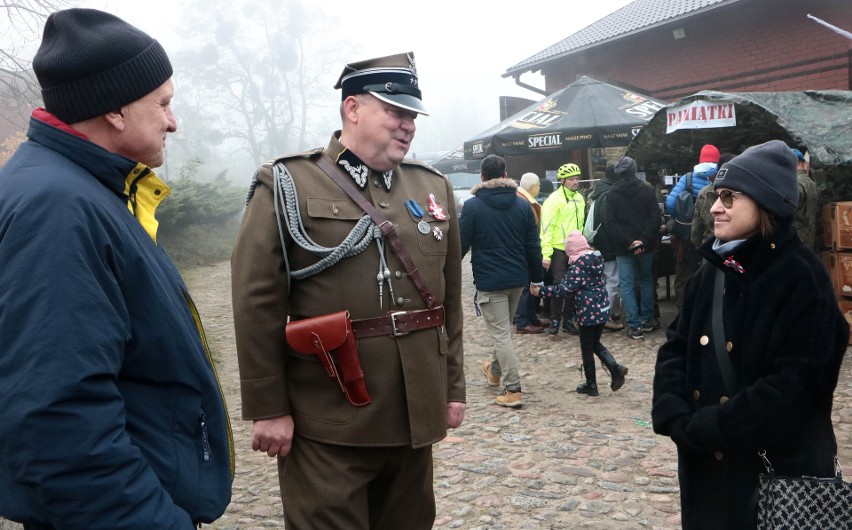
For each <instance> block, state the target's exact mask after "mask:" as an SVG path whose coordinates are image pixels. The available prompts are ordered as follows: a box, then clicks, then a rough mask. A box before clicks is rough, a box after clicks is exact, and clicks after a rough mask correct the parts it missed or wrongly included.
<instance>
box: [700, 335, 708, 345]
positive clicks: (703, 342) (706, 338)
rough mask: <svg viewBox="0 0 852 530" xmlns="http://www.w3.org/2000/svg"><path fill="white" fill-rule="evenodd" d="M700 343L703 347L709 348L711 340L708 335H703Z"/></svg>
mask: <svg viewBox="0 0 852 530" xmlns="http://www.w3.org/2000/svg"><path fill="white" fill-rule="evenodd" d="M698 342H700V343H701V345H702V346H707V345H708V344H710V338H709V337H708V336H707V335H701V338H700V339H698Z"/></svg>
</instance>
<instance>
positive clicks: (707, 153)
mask: <svg viewBox="0 0 852 530" xmlns="http://www.w3.org/2000/svg"><path fill="white" fill-rule="evenodd" d="M704 162H713V163H714V164H716V163H718V162H719V149H718V148H717V147H716V146H715V145H710V144H707V145H705V146H704V147H702V148H701V156H699V157H698V163H699V164H701V163H704Z"/></svg>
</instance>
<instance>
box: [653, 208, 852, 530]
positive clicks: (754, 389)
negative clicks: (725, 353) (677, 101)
mask: <svg viewBox="0 0 852 530" xmlns="http://www.w3.org/2000/svg"><path fill="white" fill-rule="evenodd" d="M712 245H713V240H708V241H706V242H705V243H704V245H702V246H701V247H700V248H699V252H700V253H701V255H702V256H703V257H704V258H705V260H706V261H705V263H704V264H703V265H702V266H701V268H700V269H699V270H698V272H697V273H696V274H694V275H693V276H692V277H691V278H690V279H689V282H688V284H687V288H686V294H685V297H684V304H683V309H682V311H681V312H680V314H679V315H678V316H677V318H676V319H675V321H674V322H672V324H671V326H670V327H669V329H668V331H667V339H668V340H667V341H666V343H665V344H663V346H661V347H660V350H659V352H658V355H657V365H656V374H655V377H654V397H653V408H652V418H653V424H654V431H655V432H657V433H659V434H663V435H666V436H670V437H671V438H672V439H673V440H674V442H675V443H676V444H677V446H678V476H679V480H680V489H681V511H682V515H681V517H682V523H683V527H684V528H687V529H692V528H714V529H739V528H755V526H756V504H755V503H756V489H757V485H758V475H759V473H761V472H764V467H763V465H762V461H761V459H760V457H759V456H758V451H759V450H766V452H767V456H768V457H769V459H770V460H771V462H772V464H773V466H774V468H775V471H776V472H777V473H778V474H781V475H788V476H801V475H813V476H820V477H827V476H833V474H834V466H833V459H834V455H835V454H836V452H837V443H836V440H835V437H834V431H833V429H832V425H831V403H832V394H833V392H834V388H835V387H836V386H837V378H838V374H839V372H840V364H841V361H842V359H843V355H844V353H845V351H846V344H847V340H848V337H849V326H848V325H847V323H846V321H845V319H844V318H843V315H842V314H841V313H840V310H839V308H838V304H837V300H836V298H835V295H834V290H833V288H832V285H831V282H830V280H829V277H828V273H827V272H826V269H825V267H824V266H823V264H822V262H821V261H820V259H819V258H818V257H817V256H816V255H815V254H814V253H813V252H811V251H810V250H807V249H806V248H805V247H804V245H803V244H802V242H801V241H800V240H799V238H798V236H797V235H796V234H795V232H794V231H793V230H792V229H791V227H790V223H789V220H779V225H778V227H777V228H776V231H775V235H774V237H772V238H770V239H765V238H763V237H761V236H760V235H756V236H753V237H752V238H750V239H749V240H747V241H745V242H743V243H742V244H741V245H740V246H739V247H737V248H736V249H735V250H734V252H733V258H734V259H735V260H736V261H737V262H738V263H739V264H740V265H741V266H742V268H743V269H744V272H742V273H739V272H736V271H735V270H734V269H732V268H730V267H727V266H725V265H723V260H722V258H720V257H719V256H718V255H717V254H716V253H715V252H713V250H712ZM726 257H727V256H726ZM717 268H721V269H722V270H723V271H724V272H725V292H724V303H723V308H724V309H723V321H724V335H725V341H726V343H727V344H729V345H730V356H731V360H732V362H733V365H734V367H735V369H736V371H737V372H738V374H739V377H740V379H741V381H742V384H743V388H742V389H741V390H739V391H736V392H733V393H729V392H728V391H727V390H726V389H725V386H724V381H723V379H722V376H721V372H720V369H719V364H718V360H717V357H716V352H715V349H714V344H713V333H712V319H711V312H712V305H713V281H714V275H715V271H716V269H717ZM728 398H730V399H728Z"/></svg>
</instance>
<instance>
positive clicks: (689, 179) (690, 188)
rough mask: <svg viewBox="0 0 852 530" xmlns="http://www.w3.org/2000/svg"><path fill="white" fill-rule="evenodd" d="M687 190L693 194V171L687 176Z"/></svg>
mask: <svg viewBox="0 0 852 530" xmlns="http://www.w3.org/2000/svg"><path fill="white" fill-rule="evenodd" d="M686 190H687V191H688V192H689V193H692V171H690V172H689V173H687V174H686Z"/></svg>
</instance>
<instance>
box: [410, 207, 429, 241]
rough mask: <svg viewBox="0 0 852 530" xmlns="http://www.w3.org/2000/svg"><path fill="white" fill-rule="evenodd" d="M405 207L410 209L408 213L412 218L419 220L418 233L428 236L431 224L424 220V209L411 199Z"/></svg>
mask: <svg viewBox="0 0 852 530" xmlns="http://www.w3.org/2000/svg"><path fill="white" fill-rule="evenodd" d="M405 206H406V207H408V211H409V212H410V213H411V216H412V217H414V218H415V219H417V220H418V222H417V231H418V232H420V233H421V234H423V235H424V236H425V235H426V234H428V233H429V223H427V222H426V221H424V220H423V208H421V207H420V205H419V204H417V202H416V201H413V200H411V199H409V200H407V201H405Z"/></svg>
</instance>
